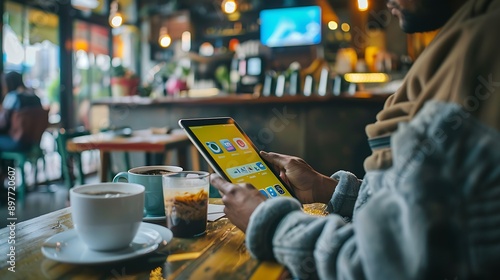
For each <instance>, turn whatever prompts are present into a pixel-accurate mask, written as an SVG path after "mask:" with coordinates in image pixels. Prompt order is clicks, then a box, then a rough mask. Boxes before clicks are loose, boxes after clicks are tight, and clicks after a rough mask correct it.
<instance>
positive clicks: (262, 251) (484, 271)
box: [246, 101, 500, 279]
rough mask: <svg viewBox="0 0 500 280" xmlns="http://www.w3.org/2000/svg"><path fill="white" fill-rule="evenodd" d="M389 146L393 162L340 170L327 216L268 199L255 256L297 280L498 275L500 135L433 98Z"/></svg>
mask: <svg viewBox="0 0 500 280" xmlns="http://www.w3.org/2000/svg"><path fill="white" fill-rule="evenodd" d="M391 148H392V151H393V162H394V165H393V167H391V168H390V169H387V170H384V171H370V172H368V173H367V174H366V176H365V178H364V179H363V181H360V180H358V179H357V178H356V177H355V176H354V175H353V174H351V173H348V172H345V171H339V172H337V173H335V174H334V175H332V177H335V178H336V179H337V180H339V184H338V186H337V188H336V190H335V193H334V194H333V196H332V198H331V200H330V203H329V209H330V210H331V214H330V215H328V216H326V217H316V216H310V215H308V214H305V213H303V212H302V211H301V205H300V203H299V202H297V201H296V200H294V199H290V198H276V199H270V200H268V201H266V202H264V203H262V204H260V205H259V206H258V208H257V209H256V211H255V212H254V213H253V214H252V216H251V219H250V223H249V226H248V229H247V235H246V242H247V247H248V249H249V251H250V253H251V254H252V256H253V257H255V258H257V259H261V260H273V259H274V260H277V261H278V262H280V263H282V264H284V265H285V266H287V267H288V269H289V270H290V271H291V273H292V274H293V276H294V277H295V278H298V279H317V278H320V279H471V278H474V279H500V277H499V276H500V133H499V132H498V131H496V130H494V129H491V128H489V127H485V126H484V125H482V124H481V123H479V122H478V121H477V120H476V119H474V118H473V117H472V116H471V115H470V114H469V113H468V112H466V111H464V110H463V109H461V107H459V106H457V105H455V104H446V103H440V102H435V101H431V102H428V103H427V104H426V105H425V107H424V108H423V109H422V110H421V112H419V114H418V115H417V116H416V117H415V118H414V119H413V120H412V121H411V122H409V123H405V124H401V125H400V127H399V128H398V130H397V131H396V133H394V134H393V136H392V137H391ZM351 218H352V222H349V220H350V219H351Z"/></svg>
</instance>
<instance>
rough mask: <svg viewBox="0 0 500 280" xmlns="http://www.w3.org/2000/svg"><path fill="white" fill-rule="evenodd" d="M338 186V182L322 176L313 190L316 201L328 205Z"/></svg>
mask: <svg viewBox="0 0 500 280" xmlns="http://www.w3.org/2000/svg"><path fill="white" fill-rule="evenodd" d="M337 184H338V181H337V180H335V179H333V178H331V177H328V176H325V175H323V174H320V176H319V177H318V181H317V183H316V184H315V186H314V188H313V190H314V196H313V197H314V201H315V202H320V203H325V204H326V203H328V202H329V201H330V198H331V197H332V195H333V192H334V191H335V188H336V187H337Z"/></svg>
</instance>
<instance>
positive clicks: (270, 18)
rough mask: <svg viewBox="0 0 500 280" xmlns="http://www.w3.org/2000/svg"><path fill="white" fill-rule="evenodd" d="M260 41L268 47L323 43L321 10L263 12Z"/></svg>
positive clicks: (316, 7) (304, 9) (288, 9)
mask: <svg viewBox="0 0 500 280" xmlns="http://www.w3.org/2000/svg"><path fill="white" fill-rule="evenodd" d="M260 41H261V42H262V44H263V45H265V46H268V47H288V46H305V45H315V44H319V43H321V8H320V7H319V6H305V7H292V8H281V9H270V10H262V11H261V12H260Z"/></svg>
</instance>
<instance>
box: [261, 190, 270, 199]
mask: <svg viewBox="0 0 500 280" xmlns="http://www.w3.org/2000/svg"><path fill="white" fill-rule="evenodd" d="M259 192H260V193H261V194H263V195H264V196H265V197H266V198H269V195H268V194H267V192H266V191H265V190H259Z"/></svg>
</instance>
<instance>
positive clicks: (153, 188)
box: [113, 165, 182, 218]
mask: <svg viewBox="0 0 500 280" xmlns="http://www.w3.org/2000/svg"><path fill="white" fill-rule="evenodd" d="M178 171H182V167H179V166H169V165H151V166H140V167H135V168H132V169H130V170H129V171H127V172H120V173H118V174H116V176H115V177H114V178H113V182H120V181H126V182H129V183H136V184H139V185H143V186H144V187H145V188H146V190H145V191H144V217H148V218H151V217H163V216H165V206H164V205H163V190H162V181H161V180H162V179H161V177H162V176H163V175H165V174H169V173H171V172H178Z"/></svg>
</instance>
